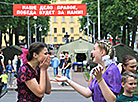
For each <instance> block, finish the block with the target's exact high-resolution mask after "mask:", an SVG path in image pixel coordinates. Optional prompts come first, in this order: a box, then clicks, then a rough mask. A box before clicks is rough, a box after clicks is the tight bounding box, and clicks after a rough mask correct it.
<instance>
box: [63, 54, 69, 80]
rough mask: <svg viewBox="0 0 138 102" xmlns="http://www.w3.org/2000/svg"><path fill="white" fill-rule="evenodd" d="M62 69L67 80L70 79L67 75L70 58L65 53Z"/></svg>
mask: <svg viewBox="0 0 138 102" xmlns="http://www.w3.org/2000/svg"><path fill="white" fill-rule="evenodd" d="M62 69H64V70H65V74H66V75H67V78H68V79H70V76H69V73H70V69H71V58H70V57H69V53H68V52H65V59H64V62H63V66H62Z"/></svg>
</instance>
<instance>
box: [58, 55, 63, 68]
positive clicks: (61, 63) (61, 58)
mask: <svg viewBox="0 0 138 102" xmlns="http://www.w3.org/2000/svg"><path fill="white" fill-rule="evenodd" d="M63 63H64V55H62V56H61V57H60V64H59V68H60V69H61V68H62V67H63Z"/></svg>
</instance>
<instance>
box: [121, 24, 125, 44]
mask: <svg viewBox="0 0 138 102" xmlns="http://www.w3.org/2000/svg"><path fill="white" fill-rule="evenodd" d="M122 43H123V44H126V24H125V25H124V26H123V34H122Z"/></svg>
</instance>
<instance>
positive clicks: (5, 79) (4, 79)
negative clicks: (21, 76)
mask: <svg viewBox="0 0 138 102" xmlns="http://www.w3.org/2000/svg"><path fill="white" fill-rule="evenodd" d="M0 78H1V79H2V80H1V82H2V83H3V85H2V86H4V87H5V90H6V91H7V82H8V75H7V74H6V71H5V70H4V71H3V74H2V75H1V76H0Z"/></svg>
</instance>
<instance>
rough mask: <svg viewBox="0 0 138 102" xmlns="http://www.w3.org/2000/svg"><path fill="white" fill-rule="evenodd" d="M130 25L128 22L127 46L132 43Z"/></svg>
mask: <svg viewBox="0 0 138 102" xmlns="http://www.w3.org/2000/svg"><path fill="white" fill-rule="evenodd" d="M129 33H130V26H129V24H127V46H129V44H130V34H129Z"/></svg>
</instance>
